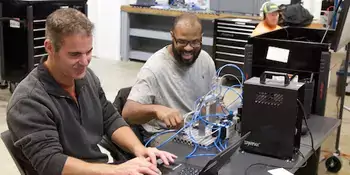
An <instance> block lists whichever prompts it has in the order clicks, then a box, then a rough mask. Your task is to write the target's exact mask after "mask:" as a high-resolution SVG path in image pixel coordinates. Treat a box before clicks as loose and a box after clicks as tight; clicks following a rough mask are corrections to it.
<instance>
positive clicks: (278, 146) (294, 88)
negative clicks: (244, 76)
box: [241, 72, 305, 159]
mask: <svg viewBox="0 0 350 175" xmlns="http://www.w3.org/2000/svg"><path fill="white" fill-rule="evenodd" d="M267 75H274V76H281V75H283V76H285V81H284V82H281V81H277V80H272V79H266V76H267ZM243 92H244V93H243V114H242V120H241V121H242V125H241V127H242V128H241V129H242V134H245V133H247V132H250V131H251V134H250V136H249V137H248V138H247V139H246V140H245V142H244V143H243V145H242V149H243V150H244V151H246V152H252V153H257V154H261V155H265V156H271V157H276V158H280V159H292V158H293V156H294V153H295V152H296V151H298V150H299V147H300V137H301V125H302V119H303V112H302V110H300V109H301V108H300V105H298V102H297V100H298V99H299V101H300V102H301V103H303V99H304V98H303V96H304V92H305V89H304V83H297V82H290V81H289V78H288V75H287V74H280V73H274V72H264V73H263V74H262V76H261V77H260V79H259V78H258V77H252V78H250V79H249V80H247V81H245V83H244V89H243Z"/></svg>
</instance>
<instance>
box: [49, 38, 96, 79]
mask: <svg viewBox="0 0 350 175" xmlns="http://www.w3.org/2000/svg"><path fill="white" fill-rule="evenodd" d="M91 54H92V36H88V35H70V36H66V37H64V38H63V43H62V45H61V48H60V50H59V51H58V52H52V54H51V55H52V56H53V58H54V59H53V60H54V63H55V66H57V69H58V70H60V71H61V72H62V73H63V74H64V76H66V77H67V78H72V79H81V78H83V77H84V76H85V74H86V69H87V67H88V65H89V63H90V61H91Z"/></svg>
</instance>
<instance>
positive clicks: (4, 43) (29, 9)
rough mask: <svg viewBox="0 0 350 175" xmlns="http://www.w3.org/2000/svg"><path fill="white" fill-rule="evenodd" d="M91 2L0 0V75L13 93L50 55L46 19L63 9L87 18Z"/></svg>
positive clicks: (75, 0)
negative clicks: (73, 9) (68, 8)
mask: <svg viewBox="0 0 350 175" xmlns="http://www.w3.org/2000/svg"><path fill="white" fill-rule="evenodd" d="M86 2H87V0H0V71H1V78H2V80H5V81H8V82H10V91H11V92H12V91H13V90H14V88H15V87H16V84H17V83H19V82H20V81H21V80H22V79H23V78H24V77H25V76H26V75H27V74H28V73H29V72H30V71H31V70H32V69H33V68H34V67H36V65H37V64H38V63H39V61H40V59H41V58H42V57H43V56H45V55H46V51H45V48H44V40H45V19H46V17H47V16H48V15H49V14H50V13H52V12H53V11H55V10H56V9H59V8H67V7H70V8H75V9H78V10H80V11H82V12H83V13H85V14H87V5H86Z"/></svg>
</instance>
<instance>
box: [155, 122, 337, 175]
mask: <svg viewBox="0 0 350 175" xmlns="http://www.w3.org/2000/svg"><path fill="white" fill-rule="evenodd" d="M308 123H309V129H310V131H311V133H312V135H313V141H314V149H315V150H317V149H319V148H320V147H321V145H322V143H323V142H324V141H325V140H326V139H327V138H328V136H330V135H331V133H332V132H333V131H335V130H336V128H337V127H338V126H339V125H340V120H338V119H335V118H329V117H323V116H317V115H311V116H310V119H308ZM271 137H273V136H271ZM234 140H237V139H236V138H233V141H232V142H233V143H234ZM159 149H161V150H165V151H169V152H171V153H173V154H175V155H177V156H178V158H177V160H176V161H179V162H181V161H185V162H186V163H189V164H193V165H196V166H199V167H203V166H204V165H205V164H206V163H207V162H208V161H209V160H210V159H212V158H213V157H210V156H201V157H194V158H190V159H185V156H186V155H188V154H189V153H190V152H192V150H193V147H190V146H188V145H185V144H180V143H177V142H169V143H167V144H165V145H164V146H163V147H161V148H159ZM207 153H215V151H212V150H205V149H198V151H197V152H196V154H207ZM300 153H301V154H300ZM300 153H299V154H298V155H296V157H295V158H294V160H292V161H287V160H282V159H277V158H272V157H267V156H263V155H258V154H253V153H248V152H241V151H239V150H237V151H236V153H235V154H234V155H232V156H231V158H230V160H228V162H227V164H226V165H225V166H224V167H222V169H221V170H220V171H219V174H220V175H221V174H222V175H230V174H233V175H270V173H268V172H267V171H268V170H271V169H275V168H278V167H284V168H285V169H286V170H288V171H289V172H291V173H293V174H295V175H310V174H307V173H305V172H303V170H304V169H307V168H309V164H305V162H308V160H309V159H311V158H312V155H313V154H315V153H314V151H313V149H312V147H311V137H310V134H306V135H304V136H302V138H301V144H300ZM308 163H309V162H308ZM162 174H165V175H172V174H174V173H172V172H171V171H163V172H162Z"/></svg>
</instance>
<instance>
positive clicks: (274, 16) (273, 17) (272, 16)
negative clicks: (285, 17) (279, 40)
mask: <svg viewBox="0 0 350 175" xmlns="http://www.w3.org/2000/svg"><path fill="white" fill-rule="evenodd" d="M278 17H279V13H278V12H272V13H267V14H266V22H267V24H268V25H269V26H276V25H277V24H278Z"/></svg>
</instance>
